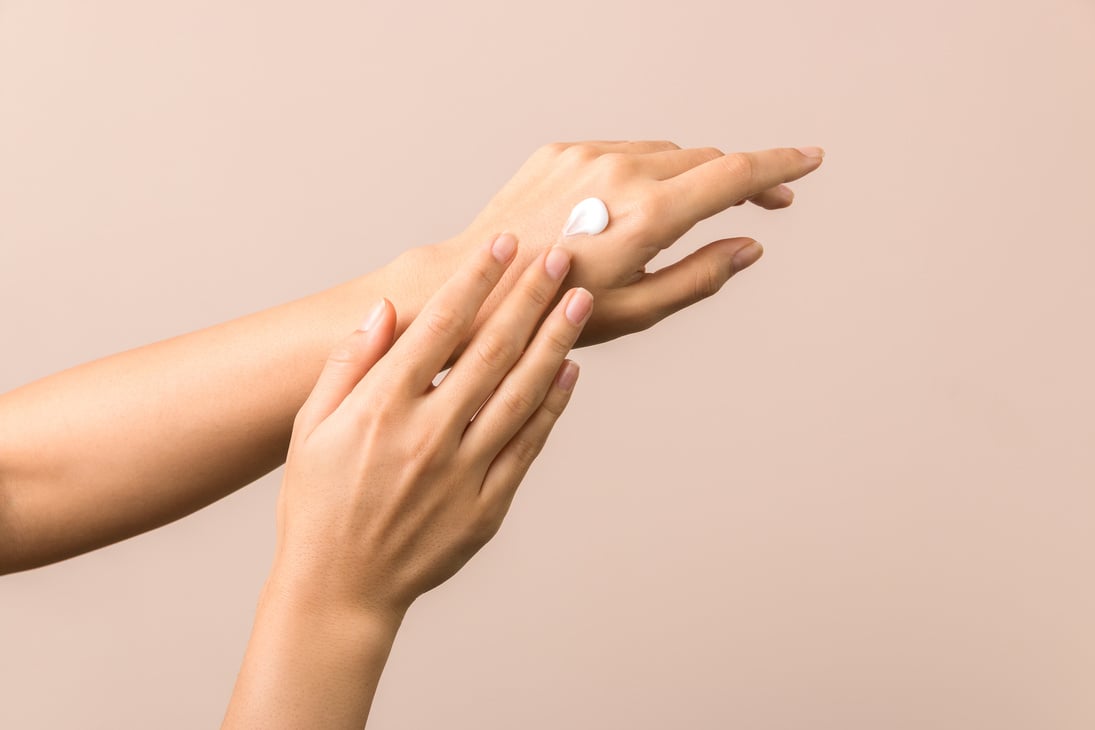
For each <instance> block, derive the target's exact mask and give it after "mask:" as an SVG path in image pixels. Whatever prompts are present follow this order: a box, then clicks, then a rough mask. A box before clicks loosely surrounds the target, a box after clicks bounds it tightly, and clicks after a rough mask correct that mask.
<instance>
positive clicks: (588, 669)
mask: <svg viewBox="0 0 1095 730" xmlns="http://www.w3.org/2000/svg"><path fill="white" fill-rule="evenodd" d="M1093 90H1095V5H1093V4H1092V3H1091V2H1090V1H1089V0H1054V1H1052V2H1037V3H1035V2H1026V3H1020V2H999V0H997V1H995V2H988V1H979V2H963V3H954V2H942V1H941V0H928V1H927V2H919V3H902V4H896V3H877V2H867V1H866V0H864V1H862V2H850V1H844V2H829V3H814V2H806V1H805V0H790V1H788V2H779V3H728V2H725V1H720V0H707V1H706V2H705V1H703V0H676V1H675V2H673V3H666V4H661V3H652V2H646V3H643V2H637V3H636V2H630V3H625V2H610V3H605V2H602V3H596V2H593V3H590V2H588V0H556V1H554V2H550V3H548V2H545V3H536V4H527V3H521V2H513V0H508V1H505V2H503V1H502V0H493V1H485V0H469V1H468V2H462V3H394V2H388V3H383V4H380V3H375V2H364V0H358V1H356V2H316V3H305V2H284V1H282V2H258V1H252V2H243V1H242V0H240V1H234V2H213V1H212V0H203V1H201V2H195V1H193V0H189V1H187V2H168V1H167V0H160V1H157V2H150V1H147V0H139V1H138V0H129V1H127V2H123V1H120V0H100V1H99V2H94V3H91V2H75V1H70V2H50V1H48V0H36V1H34V2H31V1H30V0H21V1H18V2H12V1H9V2H0V246H2V248H0V254H2V258H0V311H2V312H3V314H2V317H3V329H4V335H3V357H2V360H3V364H2V366H0V390H6V389H9V388H12V387H15V386H17V385H19V384H21V383H24V382H27V381H30V380H32V379H35V378H37V377H40V376H42V375H45V374H47V373H50V372H53V371H56V370H58V369H61V368H64V367H67V366H70V365H73V364H75V363H78V362H83V361H86V360H89V359H92V358H95V357H98V356H100V355H105V354H108V353H111V352H115V351H118V350H121V349H125V348H129V347H132V346H136V345H139V344H142V343H145V342H149V341H153V340H157V339H161V338H164V337H167V336H170V335H174V334H177V333H180V332H183V331H188V330H192V329H195V328H200V327H203V326H206V325H209V324H212V323H215V322H218V321H221V320H224V319H228V318H231V317H234V316H237V315H240V314H243V313H246V312H249V311H252V310H255V309H258V308H263V307H266V306H269V305H272V304H275V303H278V302H281V301H284V300H287V299H289V298H293V297H296V296H298V295H302V294H305V293H307V292H311V291H314V290H317V289H319V288H323V287H326V286H328V285H331V284H333V283H335V282H338V281H340V280H343V279H346V278H349V277H351V276H353V275H355V274H357V273H360V272H362V271H365V270H368V269H370V268H373V267H376V266H378V265H380V264H382V263H383V262H385V261H386V260H388V259H389V258H390V257H392V256H393V255H394V254H395V253H396V252H398V251H399V250H401V249H403V248H405V247H409V246H413V245H417V244H421V243H425V242H429V241H434V240H438V239H440V238H443V237H447V236H449V235H451V234H453V233H455V232H456V231H458V230H460V229H461V228H462V227H463V226H464V225H466V224H467V223H468V222H469V221H470V220H471V218H472V217H473V216H474V214H475V213H476V212H477V211H478V210H479V208H480V207H481V205H482V204H483V203H485V201H486V200H487V199H488V198H489V197H490V196H491V195H492V194H493V192H494V191H495V190H496V189H497V188H498V187H499V186H500V185H501V184H502V183H503V182H504V181H505V180H506V179H507V178H508V177H509V176H510V175H511V174H512V173H513V172H514V171H515V170H516V169H517V167H518V166H519V165H520V163H521V162H522V161H523V160H524V159H525V157H526V156H527V155H528V154H529V153H530V152H531V151H532V150H533V149H534V148H535V147H537V146H538V145H540V144H542V143H545V142H549V141H553V140H574V139H583V138H631V139H641V138H670V139H673V140H675V141H677V142H678V143H680V144H682V145H718V146H720V147H723V148H724V149H728V150H730V149H751V148H760V147H769V146H778V145H784V144H820V145H823V146H825V147H826V149H827V152H828V155H827V159H826V162H825V165H824V167H823V168H822V169H821V171H820V172H818V173H817V174H815V175H814V176H813V177H811V178H809V179H807V180H804V181H802V182H800V183H798V184H796V185H795V188H796V190H797V192H798V199H797V201H796V203H795V205H794V207H793V208H792V209H790V210H786V211H780V212H774V213H769V212H765V211H761V210H758V209H754V208H746V209H741V208H737V209H734V210H733V211H732V212H730V213H727V214H724V215H722V216H719V217H717V218H715V219H713V220H711V221H708V222H706V223H704V224H702V225H701V226H699V227H698V228H697V229H695V230H694V231H693V232H692V233H690V234H689V235H688V236H687V237H686V238H685V239H684V240H683V241H682V242H681V243H680V244H679V245H678V247H676V249H675V250H674V251H673V252H672V253H673V256H678V255H680V254H681V253H683V252H684V251H686V250H691V249H692V248H695V247H696V246H697V245H699V244H701V243H704V242H706V241H708V240H713V239H714V238H718V237H721V236H724V235H751V236H754V237H756V238H757V239H758V240H760V241H762V242H763V243H764V244H766V247H767V253H766V255H765V257H764V258H763V259H762V260H761V262H760V263H758V264H757V265H756V267H754V268H753V269H751V270H749V271H748V272H746V273H745V274H743V275H742V276H740V277H739V278H736V279H735V280H733V281H732V282H731V283H730V285H728V286H727V288H726V289H725V290H724V291H723V293H721V294H720V296H718V297H717V298H716V299H713V300H709V301H706V302H704V303H702V304H701V305H700V306H697V307H695V308H694V309H692V310H690V311H688V312H685V313H682V314H680V315H679V316H677V317H675V318H673V319H672V320H669V321H666V322H665V323H663V324H662V325H660V326H659V327H657V328H655V329H654V330H651V331H649V332H646V333H643V334H641V335H637V336H634V337H631V338H628V339H625V340H622V341H618V342H615V343H610V344H608V345H606V346H603V347H599V348H596V349H593V350H585V351H581V352H579V353H578V355H577V357H578V359H579V360H580V361H581V362H582V364H583V366H584V371H583V378H582V382H580V383H579V386H578V391H577V393H576V397H575V400H574V402H573V404H572V405H571V408H570V410H569V412H568V414H567V415H566V417H565V419H564V421H563V422H562V423H561V424H560V426H559V428H558V429H557V431H556V434H555V436H554V437H553V439H552V442H551V443H550V444H549V446H548V449H547V450H546V452H545V453H544V455H543V457H542V458H541V459H540V461H539V462H538V464H537V465H536V466H535V467H534V469H533V471H532V473H531V474H530V475H529V477H528V479H527V480H526V482H525V484H524V486H523V488H522V491H521V493H520V495H519V497H518V498H517V500H516V501H515V503H514V507H513V511H512V512H511V515H510V517H509V519H508V521H507V523H506V525H505V526H504V527H503V528H502V531H501V532H500V533H499V535H498V537H497V538H496V539H495V540H494V541H493V542H492V543H491V544H490V545H488V546H487V547H486V548H485V549H484V550H483V552H482V553H480V555H479V556H477V558H476V559H474V560H473V561H472V562H471V563H470V564H469V565H468V567H467V568H466V569H465V570H464V571H463V572H462V573H460V574H459V575H458V576H456V577H455V578H454V579H453V580H452V581H450V582H449V583H447V584H445V585H443V586H442V587H441V588H439V589H437V590H436V591H434V592H432V593H430V594H427V595H426V596H425V597H423V598H422V599H421V600H420V601H419V602H418V603H417V604H416V605H415V606H414V607H413V608H412V609H411V612H410V614H409V615H408V617H407V620H406V622H405V624H404V626H403V630H402V632H401V634H400V636H399V638H398V639H397V642H396V645H395V648H394V651H393V654H392V657H391V659H390V661H389V664H388V668H387V671H386V673H385V675H384V677H383V680H382V682H381V686H380V690H379V693H378V696H377V700H376V704H375V707H374V718H373V723H372V726H375V727H376V728H426V727H439V728H440V727H444V728H469V729H470V728H475V729H477V730H478V729H481V728H523V729H525V730H540V729H545V730H546V729H548V728H552V729H555V728H570V727H579V728H631V729H635V730H646V729H651V730H653V729H655V728H658V729H661V728H671V727H688V728H693V727H696V728H724V727H734V728H751V729H761V730H766V729H777V728H778V729H783V728H825V729H828V728H833V729H847V728H853V729H859V728H892V729H904V728H909V729H913V728H917V729H921V728H955V729H959V728H961V729H962V730H968V729H969V728H992V729H994V730H1004V729H1010V728H1038V729H1050V730H1066V729H1068V730H1071V729H1074V728H1075V729H1077V730H1078V729H1080V728H1085V729H1086V728H1091V727H1095V625H1093V624H1095V620H1093V617H1095V588H1093V577H1095V576H1093V572H1095V557H1093V556H1095V529H1093V528H1095V456H1093V442H1095V416H1093V415H1092V414H1093V413H1095V387H1093V386H1092V384H1091V374H1092V373H1093V372H1095V348H1093V345H1092V331H1093V329H1095V328H1093V326H1092V313H1093V312H1095V289H1093V287H1092V278H1093V274H1095V250H1093V244H1095V223H1093V219H1092V215H1093V214H1092V210H1093V206H1092V199H1093V196H1095V185H1093V183H1092V174H1091V170H1092V168H1093V166H1095V143H1093V141H1092V138H1091V132H1092V130H1093V129H1095V103H1093V100H1092V93H1093ZM424 210H425V211H430V212H429V213H428V214H425V215H423V214H421V211H424ZM366 304H367V303H363V306H365V305H366ZM279 478H280V471H279V472H277V473H275V474H272V475H270V476H268V477H266V478H265V479H262V480H260V482H259V483H257V484H255V485H253V486H251V487H249V488H247V489H244V490H242V491H241V492H239V493H237V494H236V495H234V496H232V497H231V498H229V499H226V500H224V501H223V502H221V503H218V504H217V505H214V506H213V507H211V508H209V509H207V510H205V511H203V512H201V513H199V514H197V515H195V516H193V517H190V518H188V519H186V520H183V521H181V522H178V523H176V524H174V525H171V526H169V527H167V528H165V529H161V530H158V531H156V532H154V533H152V534H148V535H145V536H142V537H139V538H136V539H133V540H130V541H127V542H125V543H123V544H120V545H116V546H113V547H110V548H108V549H104V550H101V551H98V552H96V553H94V554H91V555H87V556H84V557H81V558H78V559H74V560H70V561H68V562H66V563H64V564H61V565H57V566H52V567H48V568H45V569H41V570H36V571H32V572H29V573H25V574H20V575H15V576H10V577H6V578H3V579H0V693H2V697H0V727H4V728H59V727H81V728H85V727H86V728H117V727H156V728H191V727H210V726H214V725H215V724H216V723H218V722H219V720H220V717H221V714H222V712H223V709H224V707H225V705H226V703H227V699H228V696H229V693H230V691H231V687H232V682H233V679H234V676H235V673H236V670H237V667H238V663H239V661H240V658H241V656H242V652H243V648H244V644H245V642H246V639H247V632H248V630H249V626H250V621H251V615H252V610H253V607H254V601H255V599H256V596H257V591H258V589H259V586H260V585H261V583H262V580H263V577H264V573H265V570H266V568H267V566H268V560H269V556H270V554H271V549H272V544H273V542H272V537H273V504H274V496H275V494H276V490H277V487H278V484H279Z"/></svg>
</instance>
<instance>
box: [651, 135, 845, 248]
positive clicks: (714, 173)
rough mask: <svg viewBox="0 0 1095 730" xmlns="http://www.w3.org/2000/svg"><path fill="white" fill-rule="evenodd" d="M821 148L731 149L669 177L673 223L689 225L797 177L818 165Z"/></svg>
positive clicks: (665, 182) (811, 170) (821, 153)
mask: <svg viewBox="0 0 1095 730" xmlns="http://www.w3.org/2000/svg"><path fill="white" fill-rule="evenodd" d="M824 155H825V152H824V151H823V150H822V149H821V148H820V147H801V148H795V147H777V148H775V149H770V150H761V151H759V152H734V153H732V154H729V155H724V156H722V157H716V158H715V159H713V160H710V161H709V162H705V163H703V164H702V165H698V166H696V167H693V168H692V169H691V170H687V171H686V172H683V173H681V174H680V175H677V176H676V177H672V178H669V179H668V180H665V181H663V182H662V183H661V184H662V185H665V186H667V187H668V190H669V195H670V197H671V198H672V199H673V200H674V201H676V204H675V205H674V206H673V215H674V217H675V218H676V219H677V220H675V221H674V222H675V223H677V224H679V225H680V226H682V227H684V228H685V229H688V228H691V227H692V226H693V225H694V224H696V223H697V222H699V221H701V220H703V219H704V218H710V217H711V216H713V215H715V214H716V213H719V212H721V211H723V210H726V209H727V208H729V207H730V206H732V205H733V204H734V203H737V202H738V201H739V200H744V199H745V198H751V197H753V196H754V195H757V194H759V193H761V192H763V191H765V190H768V189H769V188H774V187H776V186H777V185H779V184H781V183H785V182H790V181H792V180H797V179H799V178H800V177H802V176H803V175H806V174H807V173H809V172H813V171H814V170H816V169H817V168H818V166H819V165H820V164H821V159H822V157H824Z"/></svg>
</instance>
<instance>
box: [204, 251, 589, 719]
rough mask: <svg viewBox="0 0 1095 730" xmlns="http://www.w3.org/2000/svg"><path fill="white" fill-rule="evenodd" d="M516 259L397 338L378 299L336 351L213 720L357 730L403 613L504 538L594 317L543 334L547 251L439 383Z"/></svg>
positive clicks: (478, 266)
mask: <svg viewBox="0 0 1095 730" xmlns="http://www.w3.org/2000/svg"><path fill="white" fill-rule="evenodd" d="M515 254H516V240H515V239H514V237H513V236H512V235H509V234H503V235H501V236H498V237H497V238H496V239H494V240H493V241H492V242H490V243H489V244H488V245H485V246H482V247H481V248H480V249H478V250H476V251H474V253H473V255H472V256H471V257H470V258H469V261H468V262H467V264H465V266H464V267H463V268H461V269H460V270H459V271H458V272H457V273H456V275H455V276H454V277H453V278H452V279H451V280H449V281H448V282H447V283H446V284H445V285H444V286H443V287H442V288H441V289H440V290H439V291H438V292H437V294H436V295H435V296H434V297H433V298H432V299H431V300H430V301H429V303H428V304H427V305H426V307H425V309H424V310H423V311H422V313H421V314H420V315H419V317H418V318H417V319H415V320H414V322H413V323H412V324H411V325H410V327H409V328H408V329H407V331H406V332H405V333H404V334H403V336H402V337H401V338H400V339H399V340H398V341H397V342H395V344H394V345H393V344H392V341H393V339H394V337H395V322H396V316H395V312H394V310H393V309H392V307H391V306H390V304H389V303H388V302H387V301H384V302H381V304H380V305H379V307H378V308H377V310H376V311H375V312H374V313H373V315H371V316H370V317H369V319H368V321H367V329H365V330H359V331H357V332H355V333H354V334H352V335H350V337H349V338H348V339H346V340H345V341H344V342H343V343H342V344H340V345H339V346H338V347H336V348H335V350H334V351H333V352H332V354H331V356H330V357H329V359H328V361H327V364H326V366H325V367H324V369H323V372H322V373H321V374H320V376H319V381H318V382H317V383H316V386H315V388H314V389H313V391H312V393H311V395H310V396H309V397H308V399H307V401H306V402H305V403H304V406H303V407H302V408H301V410H300V412H299V413H298V414H297V417H296V422H295V425H294V428H293V435H292V439H291V442H290V445H289V453H288V458H287V462H286V470H285V478H284V481H283V484H282V490H281V493H280V495H279V499H278V510H277V521H278V531H277V550H276V558H275V561H274V567H273V569H272V571H271V573H270V576H269V578H268V580H267V583H266V585H265V587H264V589H263V592H262V596H261V599H260V602H259V609H258V612H257V614H256V619H255V625H254V629H253V631H252V635H251V639H250V642H249V644H248V647H247V652H246V656H245V658H244V663H243V667H242V669H241V671H240V675H239V678H238V680H237V684H236V688H235V691H234V693H233V695H232V699H231V702H230V704H229V708H228V712H227V715H226V718H225V722H224V727H226V728H298V727H299V728H308V727H322V728H360V727H362V726H363V725H364V724H365V722H366V720H367V718H368V714H369V708H370V706H371V704H372V700H373V696H374V694H375V692H376V687H377V683H378V681H379V679H380V675H381V672H382V670H383V668H384V664H385V662H386V660H387V657H388V655H389V653H390V651H391V647H392V643H393V642H394V640H395V635H396V632H397V630H398V629H399V626H400V624H401V623H402V620H403V616H404V614H405V613H406V611H407V609H408V608H409V607H410V606H411V604H412V603H413V602H414V600H415V599H416V598H417V597H418V596H420V595H422V594H423V593H425V592H426V591H429V590H430V589H432V588H434V587H436V586H438V585H440V584H441V583H442V582H444V581H445V580H447V579H448V578H450V577H451V576H452V575H453V574H455V573H456V572H457V571H458V570H459V569H460V568H461V567H462V566H463V565H464V564H465V563H467V561H468V560H469V559H470V558H471V557H472V556H473V555H474V554H475V553H476V552H478V551H479V549H480V548H481V547H482V546H483V545H484V544H486V543H487V541H489V540H490V539H491V537H492V536H494V534H495V533H496V532H497V531H498V529H499V527H500V526H501V524H502V520H503V518H504V517H505V515H506V513H507V511H508V510H509V507H510V504H511V503H512V501H513V497H514V494H515V492H516V490H517V487H518V484H520V482H521V479H522V478H523V477H524V475H525V473H526V472H527V471H528V468H529V466H530V465H531V464H532V461H533V460H534V459H535V458H536V456H537V455H538V454H539V453H540V450H541V449H542V448H543V446H544V443H545V441H546V440H547V437H548V434H549V433H550V431H551V429H552V426H553V425H554V424H555V422H556V420H557V419H558V418H559V416H560V414H561V413H562V412H563V409H564V408H565V407H566V405H567V403H568V401H569V399H570V395H571V392H572V389H573V387H574V383H575V381H576V379H577V376H578V366H577V365H576V364H575V363H574V362H572V361H570V360H568V359H566V356H567V354H568V353H569V352H570V349H571V348H572V347H573V346H574V343H575V342H576V341H577V339H578V336H579V334H580V333H581V332H582V328H583V326H584V325H585V324H586V322H587V321H588V320H589V317H590V314H591V312H592V307H593V298H592V297H591V296H590V294H589V292H588V291H586V290H584V289H580V288H576V289H570V290H569V291H567V292H566V293H565V294H564V295H563V297H562V299H561V301H559V302H558V304H557V305H555V306H554V307H553V308H552V309H551V311H550V313H549V314H548V315H547V317H546V318H545V319H544V321H543V324H542V325H541V326H540V327H539V329H538V331H537V322H538V321H539V320H540V317H541V315H542V314H543V313H544V312H545V310H546V308H547V306H548V303H549V302H550V301H552V299H553V298H554V297H555V294H556V292H557V291H558V290H559V287H560V284H561V283H562V279H563V277H564V276H565V275H566V273H567V270H568V268H569V265H570V254H569V253H567V252H566V251H565V250H563V249H562V248H560V247H553V248H552V249H550V250H549V251H548V252H546V253H540V254H538V255H537V257H536V258H535V259H534V260H533V262H532V264H531V265H530V266H528V267H527V268H526V269H525V271H524V272H523V273H520V272H518V273H519V274H520V278H519V279H518V281H517V282H516V284H515V287H514V288H513V290H512V291H511V292H509V294H507V295H506V296H505V297H504V299H503V300H502V302H501V303H500V304H499V306H498V307H496V309H495V311H494V312H492V313H491V314H490V316H489V317H488V318H487V319H486V320H485V322H484V324H483V326H482V327H481V328H480V329H479V330H478V331H477V332H476V333H475V334H474V335H473V336H472V338H471V340H470V342H469V343H468V345H467V347H465V348H464V351H463V354H462V355H460V356H459V357H458V358H457V359H456V360H455V363H454V364H453V366H452V369H451V370H450V371H449V373H448V374H447V375H446V376H445V377H444V379H443V380H442V381H441V382H440V384H439V385H437V386H435V385H433V381H434V380H435V378H436V376H437V374H438V372H439V371H440V370H441V369H442V368H443V367H444V366H445V365H446V363H448V362H449V361H450V360H451V359H452V357H453V354H454V352H455V351H456V349H457V347H458V346H459V345H460V344H461V343H462V342H463V341H464V339H465V337H466V336H468V334H469V333H470V332H471V327H472V323H473V321H474V320H475V318H476V312H477V311H479V310H480V308H481V306H482V305H483V303H484V302H485V300H486V299H487V296H488V295H489V294H490V293H491V291H492V290H493V289H495V287H496V286H497V284H498V282H499V281H500V280H501V278H502V274H503V273H504V272H505V271H506V269H507V267H510V265H511V264H512V262H513V260H514V258H515ZM511 268H512V267H511ZM534 332H535V336H533V334H534ZM530 338H531V340H530ZM389 348H390V349H389ZM385 353H386V354H385ZM473 417H474V418H473Z"/></svg>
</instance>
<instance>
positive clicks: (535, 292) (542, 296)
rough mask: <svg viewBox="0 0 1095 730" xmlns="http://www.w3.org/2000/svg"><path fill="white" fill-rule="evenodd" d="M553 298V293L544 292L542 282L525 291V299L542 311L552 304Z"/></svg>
mask: <svg viewBox="0 0 1095 730" xmlns="http://www.w3.org/2000/svg"><path fill="white" fill-rule="evenodd" d="M552 297H553V294H552V293H551V292H548V291H545V290H544V288H543V285H542V282H536V283H534V284H531V285H530V286H528V287H526V289H525V299H527V300H528V301H530V302H532V303H533V304H535V305H536V306H537V307H540V308H541V309H543V308H544V307H546V306H547V305H548V304H550V303H551V300H552Z"/></svg>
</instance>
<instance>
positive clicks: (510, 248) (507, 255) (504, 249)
mask: <svg viewBox="0 0 1095 730" xmlns="http://www.w3.org/2000/svg"><path fill="white" fill-rule="evenodd" d="M490 251H491V253H492V254H494V258H496V259H497V260H498V263H500V264H504V263H508V262H509V260H510V259H511V258H513V254H514V252H515V251H517V238H516V237H515V236H514V235H513V234H512V233H502V234H500V235H499V236H498V238H496V239H494V243H493V244H491V247H490Z"/></svg>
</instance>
